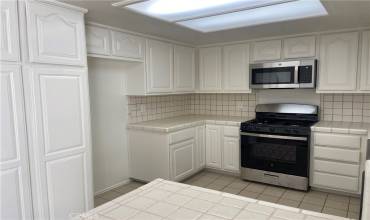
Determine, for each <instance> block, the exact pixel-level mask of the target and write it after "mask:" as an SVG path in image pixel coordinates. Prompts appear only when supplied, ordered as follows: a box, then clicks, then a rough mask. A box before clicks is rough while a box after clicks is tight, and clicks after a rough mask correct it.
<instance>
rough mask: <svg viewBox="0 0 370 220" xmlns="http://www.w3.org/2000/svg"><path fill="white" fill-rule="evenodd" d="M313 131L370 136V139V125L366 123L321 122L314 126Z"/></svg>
mask: <svg viewBox="0 0 370 220" xmlns="http://www.w3.org/2000/svg"><path fill="white" fill-rule="evenodd" d="M311 130H312V131H319V132H333V133H343V134H368V137H369V138H370V123H366V122H340V121H320V122H319V123H317V124H315V125H314V126H312V127H311Z"/></svg>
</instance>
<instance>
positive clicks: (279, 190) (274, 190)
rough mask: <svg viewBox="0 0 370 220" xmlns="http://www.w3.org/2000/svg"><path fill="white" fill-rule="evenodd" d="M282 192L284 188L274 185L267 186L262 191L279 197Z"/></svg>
mask: <svg viewBox="0 0 370 220" xmlns="http://www.w3.org/2000/svg"><path fill="white" fill-rule="evenodd" d="M284 192H285V189H284V188H281V187H275V186H268V187H266V189H265V190H264V191H263V192H262V195H268V196H275V197H281V196H282V195H283V194H284Z"/></svg>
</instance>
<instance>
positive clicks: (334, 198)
mask: <svg viewBox="0 0 370 220" xmlns="http://www.w3.org/2000/svg"><path fill="white" fill-rule="evenodd" d="M327 200H328V201H336V202H342V203H349V197H348V196H341V195H335V194H328V198H327Z"/></svg>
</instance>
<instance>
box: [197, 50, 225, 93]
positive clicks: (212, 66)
mask: <svg viewBox="0 0 370 220" xmlns="http://www.w3.org/2000/svg"><path fill="white" fill-rule="evenodd" d="M221 62H222V54H221V48H220V47H210V48H201V49H199V81H200V82H199V83H200V86H199V87H200V88H199V89H200V91H220V90H222V83H221V82H222V69H221Z"/></svg>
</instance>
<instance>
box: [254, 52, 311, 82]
mask: <svg viewBox="0 0 370 220" xmlns="http://www.w3.org/2000/svg"><path fill="white" fill-rule="evenodd" d="M316 71H317V60H316V59H311V60H297V61H286V62H273V63H259V64H251V65H250V87H251V88H255V89H274V88H276V89H278V88H315V86H316Z"/></svg>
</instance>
